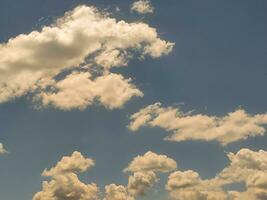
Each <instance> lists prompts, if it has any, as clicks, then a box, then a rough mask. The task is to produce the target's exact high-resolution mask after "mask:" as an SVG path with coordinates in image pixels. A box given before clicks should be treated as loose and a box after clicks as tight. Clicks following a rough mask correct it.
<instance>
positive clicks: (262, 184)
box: [166, 149, 267, 200]
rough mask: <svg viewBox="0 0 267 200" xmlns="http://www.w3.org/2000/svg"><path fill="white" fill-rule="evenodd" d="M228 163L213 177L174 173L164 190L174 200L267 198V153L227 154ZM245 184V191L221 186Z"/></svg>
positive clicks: (244, 151)
mask: <svg viewBox="0 0 267 200" xmlns="http://www.w3.org/2000/svg"><path fill="white" fill-rule="evenodd" d="M228 157H229V159H230V164H229V166H227V167H226V168H224V169H223V170H222V171H221V172H220V173H219V174H218V175H216V177H214V178H212V179H207V180H203V179H201V177H200V176H199V174H198V173H197V172H194V171H191V170H188V171H176V172H174V173H172V174H171V175H170V176H169V180H168V183H167V185H166V189H167V190H168V191H169V192H170V196H171V197H172V198H174V199H177V200H181V199H183V200H199V199H201V200H241V199H242V200H264V199H266V198H267V152H266V151H263V150H260V151H258V152H255V151H252V150H249V149H241V150H240V151H239V152H237V153H236V154H234V153H229V154H228ZM235 183H245V186H246V188H245V190H244V191H234V190H230V191H225V189H224V186H227V185H231V184H235Z"/></svg>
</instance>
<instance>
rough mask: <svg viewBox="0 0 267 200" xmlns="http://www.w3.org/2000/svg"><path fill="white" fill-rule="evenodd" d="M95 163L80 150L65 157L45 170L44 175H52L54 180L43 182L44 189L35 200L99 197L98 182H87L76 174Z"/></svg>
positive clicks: (88, 199) (86, 199)
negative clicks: (82, 180)
mask: <svg viewBox="0 0 267 200" xmlns="http://www.w3.org/2000/svg"><path fill="white" fill-rule="evenodd" d="M93 165H94V161H93V160H91V159H88V158H84V157H83V156H82V155H81V153H79V152H74V153H73V154H72V155H71V156H69V157H63V158H62V160H61V161H59V162H58V164H57V165H56V166H55V167H53V168H51V169H50V170H47V169H46V170H44V172H43V176H48V177H51V179H52V180H51V181H49V182H48V181H44V182H43V186H42V191H40V192H38V193H36V194H35V195H34V197H33V200H66V199H68V200H96V199H98V187H97V186H96V184H94V183H92V184H85V183H83V182H81V181H80V180H79V179H78V176H77V174H76V173H78V172H84V171H86V170H87V169H89V168H90V167H92V166H93Z"/></svg>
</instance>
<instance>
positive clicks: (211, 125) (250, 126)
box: [128, 103, 267, 145]
mask: <svg viewBox="0 0 267 200" xmlns="http://www.w3.org/2000/svg"><path fill="white" fill-rule="evenodd" d="M130 119H131V123H130V124H129V126H128V127H129V129H130V130H132V131H137V130H139V129H140V128H141V127H142V126H149V127H160V128H163V129H165V130H167V131H170V132H171V133H172V134H171V135H170V136H168V137H167V138H166V140H170V141H178V142H179V141H185V140H204V141H211V140H216V141H218V142H220V143H221V144H222V145H227V144H229V143H232V142H235V141H238V140H241V139H246V138H248V137H253V136H261V135H264V133H265V128H264V125H266V124H267V114H266V113H264V114H256V115H250V114H248V113H247V112H246V111H245V110H243V109H237V110H235V111H234V112H230V113H228V114H227V115H226V116H223V117H217V116H207V115H203V114H195V115H193V114H191V113H184V112H182V111H181V110H180V108H174V107H162V106H161V103H155V104H153V105H149V106H147V107H146V108H143V109H141V110H140V111H139V112H137V113H135V114H133V115H132V116H131V117H130Z"/></svg>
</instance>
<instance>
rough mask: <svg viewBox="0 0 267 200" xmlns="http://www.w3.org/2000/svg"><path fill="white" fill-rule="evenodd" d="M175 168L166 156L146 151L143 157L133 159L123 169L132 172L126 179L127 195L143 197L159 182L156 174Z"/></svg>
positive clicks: (174, 163)
mask: <svg viewBox="0 0 267 200" xmlns="http://www.w3.org/2000/svg"><path fill="white" fill-rule="evenodd" d="M176 168H177V164H176V162H175V161H174V160H173V159H171V158H169V157H167V156H166V155H159V154H156V153H154V152H151V151H148V152H147V153H145V154H144V155H143V156H137V157H135V158H134V159H133V160H132V162H130V163H129V166H128V167H127V168H126V169H124V172H127V171H128V172H133V175H131V176H130V177H129V179H128V186H127V188H128V191H129V193H130V194H131V195H132V196H134V197H137V196H142V195H145V194H146V192H147V191H148V190H149V189H150V188H152V187H153V186H154V184H155V183H156V182H157V181H158V180H159V179H158V177H157V174H156V173H158V172H161V173H167V172H170V171H173V170H175V169H176Z"/></svg>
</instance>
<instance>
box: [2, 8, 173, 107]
mask: <svg viewBox="0 0 267 200" xmlns="http://www.w3.org/2000/svg"><path fill="white" fill-rule="evenodd" d="M173 45H174V44H173V43H170V42H167V41H165V40H161V39H160V38H159V36H158V34H157V31H156V29H155V28H152V27H150V26H149V25H147V24H145V23H141V22H138V23H127V22H125V21H117V20H116V19H114V18H112V17H110V16H109V15H108V14H107V13H103V12H100V11H98V10H97V9H96V8H94V7H88V6H78V7H76V8H75V9H74V10H72V11H69V12H67V13H65V15H64V16H63V17H61V18H59V19H57V20H56V22H55V23H54V24H52V25H51V26H45V27H43V28H42V30H41V31H33V32H31V33H29V34H21V35H18V36H16V37H14V38H11V39H9V40H8V42H6V43H2V44H0V79H1V81H0V102H1V103H2V102H6V101H10V100H12V99H14V98H18V97H21V96H23V95H26V94H29V93H31V94H32V95H33V96H34V99H39V100H40V102H41V103H42V104H43V105H44V106H47V105H52V106H55V107H57V108H60V109H64V110H69V109H73V108H84V107H86V106H88V105H91V104H92V102H94V100H96V101H97V100H99V99H100V101H99V102H100V103H103V102H104V103H103V104H104V105H105V106H106V107H108V108H118V107H121V106H122V105H123V104H124V103H125V102H126V101H128V100H129V99H130V98H131V97H132V96H142V95H141V94H142V93H141V92H140V91H139V90H138V89H136V88H135V86H133V85H132V84H131V83H129V82H130V79H126V78H124V77H121V76H119V75H116V74H112V73H111V72H110V71H109V70H110V68H112V67H121V66H126V65H127V63H128V61H129V60H130V59H131V58H132V57H133V55H140V56H144V55H150V56H151V57H160V56H162V55H166V54H168V53H169V52H171V50H172V47H173ZM73 70H75V71H76V72H77V71H80V72H81V70H83V71H82V72H84V71H85V72H84V73H76V72H75V73H74V72H73ZM93 70H96V71H97V75H96V77H94V78H92V77H91V75H90V74H91V73H92V71H93ZM62 72H64V73H65V72H70V74H69V75H67V76H64V75H62ZM64 73H63V74H64ZM74 76H76V79H79V78H80V76H83V79H82V81H83V82H82V84H89V85H90V84H91V85H92V84H93V86H94V87H96V88H99V90H98V91H91V90H93V88H90V89H88V87H85V86H84V85H82V89H80V88H79V84H78V83H77V82H78V81H77V80H76V82H75V84H76V86H70V84H68V81H71V80H70V79H71V78H72V79H75V77H74ZM86 76H87V79H88V80H85V77H86ZM58 77H61V79H60V80H58ZM65 79H66V80H65ZM107 84H111V89H113V88H112V86H113V87H115V85H116V86H117V87H120V86H122V88H117V90H118V92H115V93H113V95H112V93H108V94H105V92H106V89H107ZM66 87H68V88H66ZM85 88H86V89H85ZM62 90H63V91H62ZM101 91H102V92H103V93H100V92H101ZM83 92H86V93H87V92H88V93H89V94H84V93H83ZM94 92H96V94H93V96H92V95H90V94H91V93H94ZM70 94H74V95H75V96H74V98H73V99H72V98H71V99H70V96H69V95H70ZM120 95H122V96H123V97H121V96H120ZM36 96H37V97H38V98H35V97H36ZM65 98H66V99H65ZM110 99H112V101H113V100H114V102H115V103H114V104H112V103H110V102H108V103H106V101H109V100H110Z"/></svg>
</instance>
